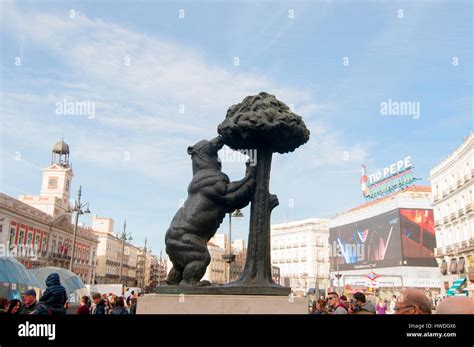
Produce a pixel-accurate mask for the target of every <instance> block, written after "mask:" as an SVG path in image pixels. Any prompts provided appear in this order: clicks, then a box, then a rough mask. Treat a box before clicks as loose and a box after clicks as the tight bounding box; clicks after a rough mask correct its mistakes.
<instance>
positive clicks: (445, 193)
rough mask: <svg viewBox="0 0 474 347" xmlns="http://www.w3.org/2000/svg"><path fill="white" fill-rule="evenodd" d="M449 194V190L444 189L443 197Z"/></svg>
mask: <svg viewBox="0 0 474 347" xmlns="http://www.w3.org/2000/svg"><path fill="white" fill-rule="evenodd" d="M447 195H448V190H443V192H442V197H443V198H444V197H445V196H447Z"/></svg>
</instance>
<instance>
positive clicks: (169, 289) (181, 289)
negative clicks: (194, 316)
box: [155, 284, 291, 297]
mask: <svg viewBox="0 0 474 347" xmlns="http://www.w3.org/2000/svg"><path fill="white" fill-rule="evenodd" d="M155 293H156V294H205V295H270V296H272V295H275V296H285V297H287V296H288V295H290V293H291V288H290V287H282V286H280V285H277V284H275V285H273V286H272V285H269V286H242V285H228V284H224V285H212V286H202V287H199V286H195V287H191V286H189V287H188V286H160V287H158V288H157V289H156V290H155Z"/></svg>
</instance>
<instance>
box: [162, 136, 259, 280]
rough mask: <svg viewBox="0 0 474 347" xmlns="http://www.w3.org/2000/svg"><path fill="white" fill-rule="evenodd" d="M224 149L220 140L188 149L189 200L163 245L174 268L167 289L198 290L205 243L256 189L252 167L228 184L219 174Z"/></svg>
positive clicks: (203, 270)
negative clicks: (174, 286)
mask: <svg viewBox="0 0 474 347" xmlns="http://www.w3.org/2000/svg"><path fill="white" fill-rule="evenodd" d="M223 146H224V143H223V141H222V139H221V138H220V137H216V138H214V139H212V140H210V141H208V140H202V141H199V142H198V143H196V144H195V145H194V146H190V147H188V154H189V155H191V160H192V166H193V178H192V181H191V183H190V184H189V186H188V197H187V199H186V201H185V203H184V205H183V206H182V207H181V208H180V209H179V210H178V212H177V213H176V214H175V216H174V218H173V220H172V221H171V225H170V227H169V228H168V231H167V232H166V237H165V243H166V253H168V255H169V258H170V260H171V262H172V263H173V267H172V269H171V270H170V272H169V274H168V277H167V279H166V283H167V284H168V285H185V286H200V285H209V284H210V283H209V282H208V281H202V282H200V280H201V278H202V277H203V276H204V274H205V273H206V268H207V266H208V265H209V263H210V261H211V256H210V254H209V251H208V249H207V242H208V241H209V239H211V237H213V236H214V235H215V233H216V231H217V229H218V228H219V225H220V224H221V223H222V220H223V219H224V217H225V215H226V214H227V213H232V212H233V211H234V210H236V209H240V208H243V207H245V206H247V205H248V204H249V202H250V200H251V197H252V194H253V190H254V187H255V167H253V166H250V165H249V163H247V164H246V165H247V169H246V172H245V177H244V178H243V179H242V180H240V181H235V182H230V180H229V177H228V176H227V175H226V174H225V173H223V172H222V171H221V169H222V165H221V162H220V161H219V158H218V155H217V152H218V151H219V150H220V149H221V148H222V147H223Z"/></svg>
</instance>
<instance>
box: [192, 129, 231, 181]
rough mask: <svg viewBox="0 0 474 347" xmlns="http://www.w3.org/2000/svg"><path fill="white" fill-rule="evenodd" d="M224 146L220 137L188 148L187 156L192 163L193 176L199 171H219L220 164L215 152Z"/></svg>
mask: <svg viewBox="0 0 474 347" xmlns="http://www.w3.org/2000/svg"><path fill="white" fill-rule="evenodd" d="M223 146H224V142H223V141H222V138H221V137H220V136H218V137H216V138H214V139H212V140H211V141H208V140H202V141H199V142H198V143H196V144H195V145H194V146H189V147H188V154H189V155H190V156H191V159H192V161H193V174H195V173H196V172H198V171H199V170H208V169H215V170H219V171H220V170H221V169H222V164H221V162H220V160H219V157H218V155H217V152H218V151H219V150H220V149H221V148H222V147H223Z"/></svg>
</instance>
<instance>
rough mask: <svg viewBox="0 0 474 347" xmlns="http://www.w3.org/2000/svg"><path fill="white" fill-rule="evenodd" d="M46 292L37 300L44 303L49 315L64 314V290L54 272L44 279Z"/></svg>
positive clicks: (65, 299)
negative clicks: (49, 312)
mask: <svg viewBox="0 0 474 347" xmlns="http://www.w3.org/2000/svg"><path fill="white" fill-rule="evenodd" d="M45 283H46V290H45V291H44V293H43V296H42V297H41V298H40V299H39V302H40V303H44V304H45V305H46V306H47V307H48V309H49V310H50V311H51V314H66V309H65V308H64V305H65V304H66V302H67V294H66V289H65V288H64V287H63V286H62V285H61V282H60V280H59V275H58V274H57V273H56V272H54V273H52V274H49V276H48V277H47V278H46V281H45Z"/></svg>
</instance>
